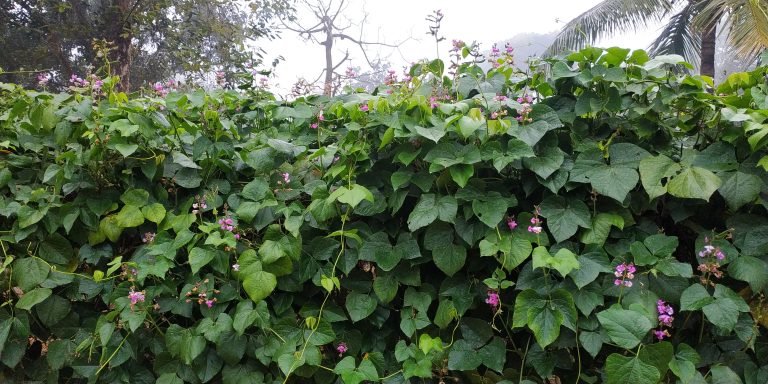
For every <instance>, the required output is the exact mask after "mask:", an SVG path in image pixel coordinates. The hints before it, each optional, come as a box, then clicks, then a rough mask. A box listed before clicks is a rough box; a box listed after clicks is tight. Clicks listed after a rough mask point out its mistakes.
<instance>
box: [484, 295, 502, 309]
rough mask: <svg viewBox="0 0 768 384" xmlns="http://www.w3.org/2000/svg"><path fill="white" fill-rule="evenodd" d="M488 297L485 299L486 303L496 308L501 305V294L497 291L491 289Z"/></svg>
mask: <svg viewBox="0 0 768 384" xmlns="http://www.w3.org/2000/svg"><path fill="white" fill-rule="evenodd" d="M487 293H488V297H487V298H486V299H485V303H486V304H488V305H490V306H491V308H493V309H496V308H497V307H498V306H499V294H498V293H497V292H495V291H491V290H489V291H488V292H487Z"/></svg>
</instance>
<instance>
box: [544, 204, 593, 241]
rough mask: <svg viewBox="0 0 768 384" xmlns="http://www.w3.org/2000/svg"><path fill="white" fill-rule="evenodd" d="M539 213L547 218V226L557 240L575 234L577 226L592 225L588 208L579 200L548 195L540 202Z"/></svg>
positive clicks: (586, 226)
mask: <svg viewBox="0 0 768 384" xmlns="http://www.w3.org/2000/svg"><path fill="white" fill-rule="evenodd" d="M540 207H541V215H542V216H544V217H545V218H547V228H548V229H549V231H550V232H551V233H552V236H554V237H555V240H556V241H557V242H561V241H564V240H566V239H568V238H569V237H571V236H573V235H574V234H576V231H577V230H578V227H582V228H590V227H591V226H592V223H591V220H590V214H589V208H588V207H587V205H586V204H584V202H583V201H581V200H576V199H566V198H564V197H560V196H550V197H548V198H546V199H544V201H542V202H541V206H540Z"/></svg>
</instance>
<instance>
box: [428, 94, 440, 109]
mask: <svg viewBox="0 0 768 384" xmlns="http://www.w3.org/2000/svg"><path fill="white" fill-rule="evenodd" d="M437 106H438V104H437V98H436V97H434V96H432V97H430V98H429V107H430V108H433V109H434V108H437Z"/></svg>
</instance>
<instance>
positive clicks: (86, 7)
mask: <svg viewBox="0 0 768 384" xmlns="http://www.w3.org/2000/svg"><path fill="white" fill-rule="evenodd" d="M291 3H292V2H291V0H247V1H238V2H229V1H222V0H63V1H61V0H19V1H16V0H0V21H1V22H0V50H1V51H2V52H3V55H0V68H1V69H2V70H4V71H6V72H19V71H31V70H47V71H49V72H51V74H52V75H53V77H52V79H51V82H50V83H49V85H50V86H53V87H60V86H63V85H65V84H66V82H67V79H68V78H69V76H70V75H71V74H81V75H82V74H83V73H86V72H87V68H88V66H93V67H95V68H99V67H101V66H102V65H103V63H104V59H103V58H100V57H99V52H98V51H99V49H97V47H95V46H94V42H98V41H106V42H109V45H110V47H111V48H112V49H111V50H110V52H109V59H110V61H112V71H113V72H114V73H115V74H117V75H119V76H120V78H121V84H120V86H121V88H122V89H125V90H129V89H130V88H131V84H133V85H139V84H145V83H151V82H155V81H161V80H165V79H168V78H169V77H172V76H175V75H180V74H182V75H184V76H187V77H194V76H200V75H201V74H202V73H204V72H207V71H210V70H212V69H232V68H237V67H243V66H247V65H256V64H258V63H260V62H261V59H262V53H263V52H261V51H260V50H259V49H258V48H255V47H253V46H252V45H251V44H249V43H252V42H253V40H255V39H259V38H270V39H271V38H274V37H275V36H276V30H275V29H274V28H273V24H272V21H273V20H275V19H276V18H278V17H281V18H290V17H292V12H293V8H292V6H291ZM0 72H2V71H0ZM34 79H35V74H34V73H30V72H21V73H5V74H2V75H0V80H2V81H8V82H16V83H22V84H30V83H32V82H33V81H34Z"/></svg>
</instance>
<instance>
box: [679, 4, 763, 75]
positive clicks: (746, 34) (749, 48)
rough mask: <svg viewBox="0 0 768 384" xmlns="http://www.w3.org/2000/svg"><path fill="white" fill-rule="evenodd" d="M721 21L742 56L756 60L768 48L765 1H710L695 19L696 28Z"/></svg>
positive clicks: (731, 43) (749, 59)
mask: <svg viewBox="0 0 768 384" xmlns="http://www.w3.org/2000/svg"><path fill="white" fill-rule="evenodd" d="M721 22H722V23H723V24H722V27H724V30H725V31H726V33H727V38H728V44H729V45H731V46H732V47H733V49H734V52H735V54H737V55H739V56H741V57H742V58H743V59H745V60H747V61H751V60H754V59H755V58H756V57H757V55H759V54H760V52H762V51H763V50H764V49H766V48H767V47H768V2H767V1H766V0H708V1H707V2H706V4H705V6H703V7H702V9H701V11H700V12H699V13H698V14H697V15H696V17H695V19H694V20H693V27H694V28H696V29H697V30H699V31H706V30H708V29H709V28H713V27H715V26H717V25H718V24H719V23H721Z"/></svg>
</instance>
